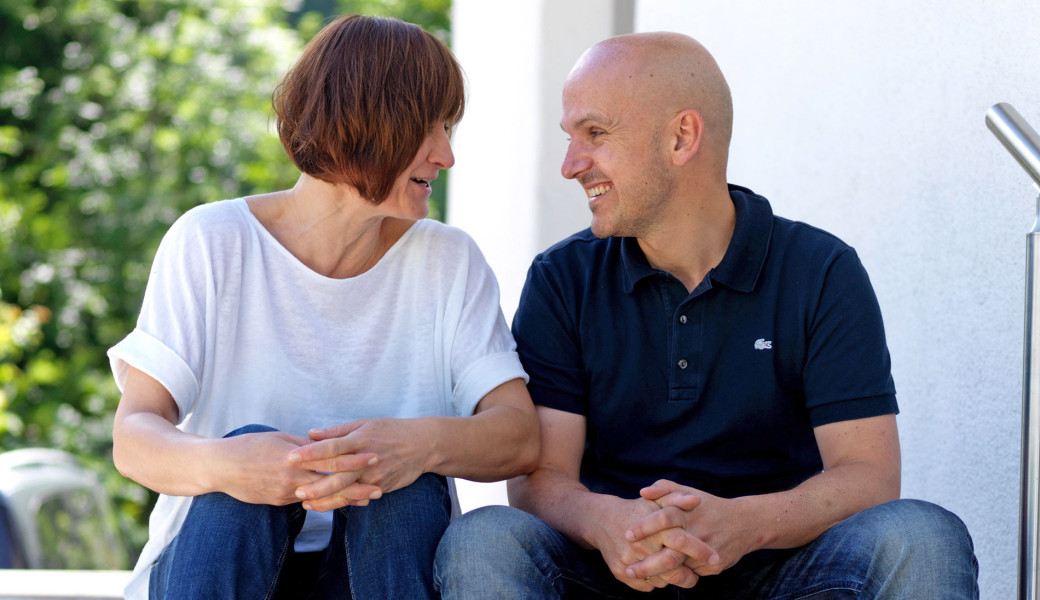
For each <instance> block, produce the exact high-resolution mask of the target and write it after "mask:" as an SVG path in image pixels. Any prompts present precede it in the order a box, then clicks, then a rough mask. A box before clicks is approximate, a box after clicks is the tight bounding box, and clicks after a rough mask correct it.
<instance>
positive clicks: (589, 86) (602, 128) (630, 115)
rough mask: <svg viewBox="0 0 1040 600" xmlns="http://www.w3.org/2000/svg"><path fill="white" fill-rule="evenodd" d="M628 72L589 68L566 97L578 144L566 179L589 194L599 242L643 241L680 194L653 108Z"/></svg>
mask: <svg viewBox="0 0 1040 600" xmlns="http://www.w3.org/2000/svg"><path fill="white" fill-rule="evenodd" d="M624 71H625V69H624V68H616V69H612V68H606V69H603V68H594V67H591V68H584V69H581V70H579V71H577V72H575V73H572V75H571V77H570V78H569V79H568V81H567V84H566V86H565V87H564V91H563V120H562V121H561V124H560V125H561V127H562V128H563V130H564V131H565V132H566V133H567V134H568V136H569V138H570V142H569V144H568V146H567V155H566V157H565V158H564V160H563V166H562V167H561V169H560V172H561V173H562V174H563V176H564V177H565V178H567V179H576V180H577V181H578V183H580V184H581V186H582V188H584V190H585V193H586V195H587V196H588V199H589V209H590V210H591V211H592V232H593V233H594V234H595V235H597V236H598V237H608V236H631V237H643V236H645V235H646V234H647V233H649V232H650V231H652V229H653V227H654V225H655V224H656V223H657V222H658V219H660V218H661V215H662V210H661V209H662V207H663V206H664V205H665V204H666V203H667V202H668V200H669V199H670V197H671V196H672V193H673V191H674V188H675V184H674V181H673V178H672V175H671V173H670V172H669V169H668V164H669V163H668V157H667V154H666V151H665V147H664V145H662V143H661V130H662V124H661V123H658V122H656V121H655V117H658V115H655V114H654V111H653V110H652V108H651V106H652V104H650V103H648V102H645V101H643V100H641V99H640V96H639V94H638V92H637V90H634V89H631V88H632V87H633V86H632V84H631V83H629V81H628V78H627V76H626V75H625V73H624Z"/></svg>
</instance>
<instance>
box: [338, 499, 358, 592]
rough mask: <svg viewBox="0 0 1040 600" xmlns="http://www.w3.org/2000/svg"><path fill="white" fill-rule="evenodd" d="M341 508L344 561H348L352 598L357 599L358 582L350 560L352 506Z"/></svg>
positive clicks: (348, 580)
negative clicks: (349, 532) (348, 532)
mask: <svg viewBox="0 0 1040 600" xmlns="http://www.w3.org/2000/svg"><path fill="white" fill-rule="evenodd" d="M339 510H340V512H341V513H342V514H343V542H342V543H343V562H345V563H347V583H348V585H349V586H350V600H357V598H356V597H355V596H354V590H355V589H356V584H355V582H354V570H353V569H352V568H351V560H350V542H349V541H348V539H349V537H350V536H348V535H347V531H348V530H349V528H350V518H349V517H350V507H349V506H344V507H342V508H340V509H339ZM333 541H335V540H333Z"/></svg>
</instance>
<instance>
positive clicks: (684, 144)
mask: <svg viewBox="0 0 1040 600" xmlns="http://www.w3.org/2000/svg"><path fill="white" fill-rule="evenodd" d="M672 135H673V137H672V139H673V140H674V141H675V146H674V147H673V148H672V164H674V165H675V166H677V167H681V166H682V165H685V164H686V163H688V162H690V161H691V160H692V159H693V157H694V156H696V155H697V151H698V150H700V147H701V140H702V139H703V137H704V119H702V118H701V115H700V113H698V112H697V111H695V110H693V109H692V108H691V109H687V110H684V111H682V112H680V113H679V114H677V115H675V117H674V118H673V119H672Z"/></svg>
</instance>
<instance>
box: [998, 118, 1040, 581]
mask: <svg viewBox="0 0 1040 600" xmlns="http://www.w3.org/2000/svg"><path fill="white" fill-rule="evenodd" d="M986 125H987V126H988V127H989V128H990V130H991V131H992V132H993V134H994V135H996V136H997V138H999V139H1000V141H1001V143H1003V144H1004V147H1005V148H1007V150H1008V152H1010V153H1011V155H1012V156H1014V157H1015V160H1017V161H1018V163H1019V164H1020V165H1022V168H1023V169H1025V170H1026V172H1027V173H1029V175H1030V177H1032V178H1033V185H1035V186H1036V188H1037V190H1038V191H1040V135H1037V133H1036V131H1034V130H1033V128H1032V127H1030V126H1029V123H1027V122H1026V120H1025V119H1023V118H1022V115H1020V114H1018V111H1017V110H1015V108H1014V107H1013V106H1011V105H1010V104H1006V103H1003V102H1002V103H1000V104H996V105H994V106H993V107H992V108H990V109H989V110H988V111H987V112H986ZM1038 266H1040V196H1038V197H1037V214H1036V221H1035V222H1034V223H1033V229H1032V230H1031V231H1029V233H1027V234H1026V300H1025V305H1026V306H1025V339H1024V349H1023V352H1022V354H1023V368H1022V488H1021V491H1020V494H1019V502H1020V506H1019V548H1018V598H1019V600H1040V562H1038V561H1040V555H1038V553H1037V548H1038V547H1040V495H1038V492H1040V330H1038V328H1037V327H1036V324H1037V323H1040V302H1038V301H1037V299H1038V298H1040V276H1038V274H1037V272H1036V269H1037V267H1038Z"/></svg>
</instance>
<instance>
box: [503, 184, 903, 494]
mask: <svg viewBox="0 0 1040 600" xmlns="http://www.w3.org/2000/svg"><path fill="white" fill-rule="evenodd" d="M730 197H731V198H732V200H733V204H734V206H735V207H736V226H735V228H734V231H733V238H732V240H731V241H730V245H729V248H728V249H727V250H726V254H725V256H724V258H723V259H722V262H720V263H719V265H718V266H717V267H715V268H714V269H712V270H711V271H710V272H709V273H708V275H707V276H706V277H705V278H704V280H703V281H702V282H701V283H700V285H698V286H697V288H696V289H694V290H693V292H692V293H687V291H686V288H685V286H684V285H683V284H682V283H681V282H680V281H679V280H678V279H676V278H675V277H673V276H671V275H670V274H668V273H666V272H664V271H659V270H656V269H654V268H653V267H651V266H650V264H649V263H648V262H647V260H646V256H645V255H644V254H643V252H642V250H641V249H640V248H639V245H638V243H636V240H635V239H634V238H606V239H599V238H597V237H596V236H594V235H593V234H592V232H591V231H590V230H585V231H583V232H581V233H578V234H575V235H573V236H571V237H570V238H568V239H566V240H564V241H562V242H560V243H558V244H556V245H555V246H553V247H551V248H549V249H548V250H546V251H545V252H543V253H542V254H540V255H538V256H537V257H536V258H535V260H534V263H533V264H532V265H531V269H530V271H529V273H528V277H527V283H526V285H525V287H524V292H523V295H522V297H521V299H520V306H519V308H518V309H517V312H516V315H515V318H514V321H513V333H514V335H515V336H516V341H517V348H518V351H519V353H520V358H521V360H522V361H523V364H524V368H525V369H526V370H527V373H528V374H529V375H530V377H531V380H530V383H529V384H528V388H529V390H530V392H531V396H532V398H533V399H534V402H535V404H538V405H541V406H546V407H549V408H554V409H559V410H563V411H567V412H571V413H576V414H580V415H583V416H585V417H586V425H587V437H586V449H585V455H584V459H583V461H582V465H581V481H582V483H583V484H584V485H586V486H587V487H588V488H589V489H590V490H592V491H594V492H599V493H605V494H612V495H616V496H620V497H623V498H633V497H636V496H638V493H639V489H640V488H641V487H643V486H646V485H649V484H650V483H653V482H654V481H656V480H657V479H661V478H664V479H670V480H672V481H676V482H678V483H681V484H684V485H689V486H692V487H695V488H698V489H702V490H704V491H707V492H709V493H712V494H716V495H720V496H723V497H735V496H743V495H748V494H759V493H768V492H774V491H779V490H784V489H790V488H792V487H794V486H796V485H798V484H799V483H801V482H802V481H804V480H805V479H808V478H809V477H811V476H813V475H814V474H816V473H819V472H820V470H821V469H822V463H821V460H820V453H819V450H818V448H817V446H816V440H815V437H814V436H813V427H816V426H819V425H824V424H827V423H833V422H837V421H844V420H850V419H859V418H864V417H872V416H877V415H883V414H892V413H896V412H898V408H897V406H896V399H895V386H894V384H893V381H892V375H891V368H890V360H889V354H888V348H887V346H886V344H885V333H884V326H883V325H882V321H881V311H880V309H879V307H878V303H877V299H876V296H875V294H874V290H873V288H872V287H871V285H870V281H869V279H868V278H867V273H866V271H864V269H863V266H862V265H861V264H860V261H859V258H858V257H857V256H856V253H855V251H854V250H853V249H852V248H851V247H849V246H848V245H846V244H845V243H843V242H842V241H841V240H839V239H838V238H836V237H834V236H833V235H830V234H829V233H826V232H824V231H821V230H819V229H816V228H814V227H810V226H809V225H806V224H804V223H798V222H793V221H789V220H787V219H783V218H780V217H776V216H774V215H773V212H772V209H771V208H770V206H769V203H768V201H766V199H765V198H763V197H761V196H758V195H755V194H754V193H753V192H751V191H750V190H748V189H745V188H741V187H737V186H730Z"/></svg>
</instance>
